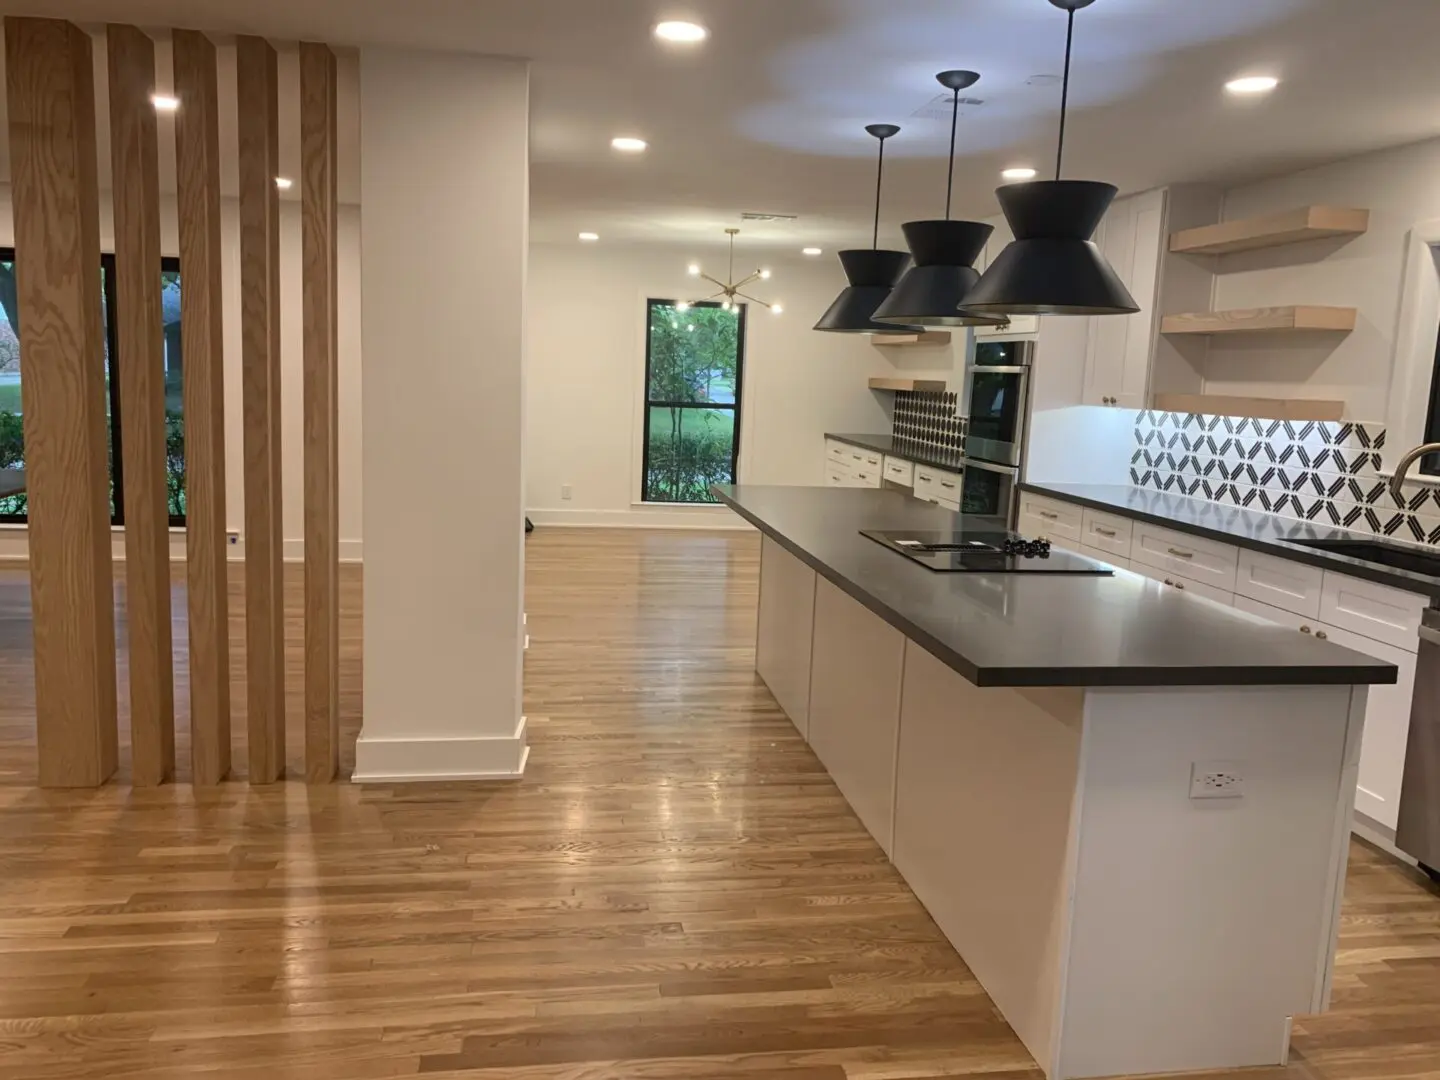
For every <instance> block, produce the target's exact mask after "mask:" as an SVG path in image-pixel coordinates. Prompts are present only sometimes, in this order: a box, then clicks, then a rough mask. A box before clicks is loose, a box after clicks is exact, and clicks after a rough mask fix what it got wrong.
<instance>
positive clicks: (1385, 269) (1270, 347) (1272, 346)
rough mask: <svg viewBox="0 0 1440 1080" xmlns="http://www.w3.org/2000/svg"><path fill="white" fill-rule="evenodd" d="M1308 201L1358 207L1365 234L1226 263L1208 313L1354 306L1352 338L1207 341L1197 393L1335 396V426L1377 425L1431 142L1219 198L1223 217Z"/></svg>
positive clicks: (1432, 201) (1427, 183) (1433, 197)
mask: <svg viewBox="0 0 1440 1080" xmlns="http://www.w3.org/2000/svg"><path fill="white" fill-rule="evenodd" d="M1310 203H1325V204H1330V205H1335V206H1356V207H1363V208H1366V209H1368V210H1369V211H1370V231H1369V232H1367V233H1366V234H1365V235H1364V236H1360V237H1356V238H1355V239H1353V240H1348V241H1343V242H1342V241H1316V242H1313V243H1308V244H1303V245H1295V246H1291V247H1283V248H1274V249H1271V250H1267V251H1258V252H1253V253H1249V254H1242V255H1230V256H1227V257H1226V258H1225V259H1224V260H1223V261H1221V262H1220V263H1219V264H1218V265H1219V267H1220V273H1219V275H1218V276H1217V278H1216V282H1215V307H1216V308H1218V309H1225V308H1238V307H1266V306H1269V305H1273V304H1297V303H1304V304H1334V305H1338V306H1344V307H1354V308H1358V309H1359V320H1358V322H1357V325H1356V328H1355V331H1354V332H1353V333H1351V334H1348V335H1346V336H1344V337H1334V336H1331V337H1328V338H1324V337H1322V338H1317V339H1316V340H1315V341H1313V342H1299V343H1285V344H1280V343H1267V342H1265V341H1264V340H1263V339H1254V340H1252V341H1250V342H1246V343H1239V344H1226V343H1224V342H1222V341H1220V340H1219V339H1214V340H1212V344H1211V352H1210V357H1209V360H1208V361H1207V365H1206V372H1205V373H1206V376H1207V378H1206V384H1205V390H1206V392H1207V393H1213V394H1253V395H1258V396H1264V397H1298V398H1337V399H1340V400H1343V401H1345V403H1346V405H1347V414H1346V415H1347V418H1349V419H1352V420H1360V421H1365V422H1384V421H1385V420H1386V400H1387V395H1388V390H1389V385H1390V378H1391V375H1392V370H1393V360H1394V355H1395V339H1396V329H1397V318H1398V314H1399V304H1400V290H1401V278H1402V274H1403V270H1404V267H1405V239H1406V234H1407V233H1408V232H1409V231H1410V229H1411V228H1412V227H1413V226H1414V225H1415V224H1417V223H1418V222H1420V221H1424V220H1427V219H1434V218H1440V140H1434V141H1430V142H1423V143H1416V144H1414V145H1411V146H1403V147H1399V148H1396V149H1392V150H1384V151H1381V152H1379V153H1374V154H1366V155H1364V156H1363V157H1357V158H1351V159H1349V160H1346V161H1339V162H1334V163H1332V164H1329V165H1324V166H1321V167H1319V168H1315V169H1309V170H1306V171H1304V172H1300V173H1295V174H1292V175H1290V176H1282V177H1279V178H1276V179H1272V180H1266V181H1263V182H1261V183H1257V184H1250V185H1247V186H1245V187H1240V188H1236V189H1234V190H1231V191H1229V192H1227V193H1226V196H1225V211H1224V213H1225V218H1226V220H1231V219H1235V218H1245V217H1252V216H1255V215H1259V214H1267V213H1273V212H1276V211H1281V210H1289V209H1293V208H1295V207H1298V206H1304V205H1306V204H1310Z"/></svg>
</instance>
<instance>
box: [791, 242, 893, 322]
mask: <svg viewBox="0 0 1440 1080" xmlns="http://www.w3.org/2000/svg"><path fill="white" fill-rule="evenodd" d="M840 265H841V266H842V267H844V269H845V278H846V280H847V281H849V282H850V284H849V285H847V286H846V287H845V288H844V289H843V290H842V291H841V293H840V295H839V296H838V297H836V298H835V302H834V303H833V304H831V305H830V309H829V310H828V311H826V312H825V314H824V315H822V316H821V317H820V321H819V322H818V323H816V324H815V329H816V330H829V331H832V332H835V333H841V334H904V333H911V332H913V331H912V330H911V329H910V328H908V327H905V326H897V325H895V324H894V323H881V322H876V321H875V319H874V315H875V309H876V308H878V307H879V306H880V305H881V304H882V303H884V302H885V299H886V297H888V296H889V295H890V290H892V289H893V288H894V287H895V283H896V282H897V281H899V280H900V275H901V274H903V273H905V267H907V266H908V265H910V256H909V255H907V254H906V253H905V252H903V251H884V250H879V251H877V250H873V249H870V248H857V249H855V250H853V251H842V252H840Z"/></svg>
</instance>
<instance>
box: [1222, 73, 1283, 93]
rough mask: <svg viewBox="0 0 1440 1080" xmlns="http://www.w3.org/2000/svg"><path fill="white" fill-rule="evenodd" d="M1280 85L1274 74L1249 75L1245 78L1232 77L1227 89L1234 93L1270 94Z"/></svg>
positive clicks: (1226, 86)
mask: <svg viewBox="0 0 1440 1080" xmlns="http://www.w3.org/2000/svg"><path fill="white" fill-rule="evenodd" d="M1279 85H1280V80H1279V79H1277V78H1275V77H1274V76H1273V75H1247V76H1245V77H1244V78H1243V79H1231V80H1230V81H1229V82H1227V83H1226V84H1225V89H1226V90H1228V91H1230V93H1232V94H1268V93H1269V92H1270V91H1271V90H1274V89H1275V87H1277V86H1279Z"/></svg>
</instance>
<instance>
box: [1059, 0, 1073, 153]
mask: <svg viewBox="0 0 1440 1080" xmlns="http://www.w3.org/2000/svg"><path fill="white" fill-rule="evenodd" d="M1074 43H1075V9H1074V8H1071V9H1070V17H1069V19H1068V20H1067V21H1066V24H1065V81H1064V83H1063V85H1062V86H1061V89H1060V141H1059V144H1058V145H1057V146H1056V147H1055V179H1056V180H1059V179H1060V164H1061V162H1062V161H1064V159H1065V112H1066V110H1067V109H1068V108H1069V107H1070V48H1071V46H1072V45H1073V44H1074Z"/></svg>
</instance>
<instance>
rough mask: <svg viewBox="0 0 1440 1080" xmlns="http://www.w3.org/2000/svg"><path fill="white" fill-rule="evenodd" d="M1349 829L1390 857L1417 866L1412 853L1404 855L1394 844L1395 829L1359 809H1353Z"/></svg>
mask: <svg viewBox="0 0 1440 1080" xmlns="http://www.w3.org/2000/svg"><path fill="white" fill-rule="evenodd" d="M1350 831H1351V832H1353V833H1354V834H1355V835H1356V836H1358V837H1360V839H1361V840H1366V841H1368V842H1369V843H1371V844H1373V845H1374V846H1375V847H1377V848H1379V849H1380V850H1381V851H1383V852H1385V854H1386V855H1389V856H1390V857H1391V858H1392V859H1398V860H1399V861H1400V862H1403V863H1407V864H1409V865H1410V866H1418V865H1419V863H1418V861H1417V860H1416V859H1415V857H1414V856H1413V855H1406V854H1405V852H1403V851H1401V850H1400V849H1399V848H1397V847H1396V846H1395V830H1394V829H1387V828H1386V827H1385V826H1384V825H1381V824H1380V822H1378V821H1376V820H1375V819H1374V818H1372V817H1369V816H1368V815H1366V814H1362V813H1361V812H1360V811H1358V810H1357V811H1355V817H1354V819H1353V820H1352V821H1351V823H1350Z"/></svg>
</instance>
